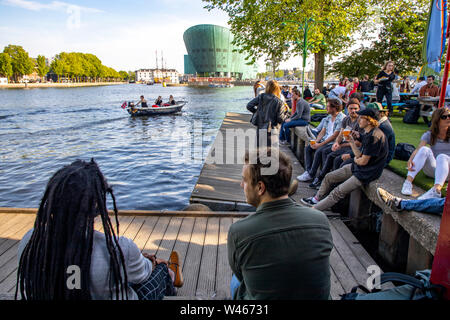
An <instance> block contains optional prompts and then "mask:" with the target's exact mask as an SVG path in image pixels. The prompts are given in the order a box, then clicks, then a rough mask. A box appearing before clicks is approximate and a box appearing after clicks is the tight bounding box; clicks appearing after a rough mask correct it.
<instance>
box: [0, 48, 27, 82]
mask: <svg viewBox="0 0 450 320" xmlns="http://www.w3.org/2000/svg"><path fill="white" fill-rule="evenodd" d="M3 52H4V53H6V54H8V55H9V56H10V58H11V66H12V72H13V78H14V80H16V81H17V80H18V79H19V77H22V76H24V75H28V74H30V73H32V72H33V69H34V61H33V60H32V59H31V58H30V57H29V56H28V52H26V51H25V50H24V49H23V48H22V47H21V46H16V45H9V46H7V47H5V48H4V50H3Z"/></svg>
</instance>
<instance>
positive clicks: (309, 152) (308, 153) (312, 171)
mask: <svg viewBox="0 0 450 320" xmlns="http://www.w3.org/2000/svg"><path fill="white" fill-rule="evenodd" d="M329 147H330V146H329V144H327V145H325V146H323V147H320V148H319V149H316V152H315V153H314V154H313V151H314V150H313V149H312V148H311V146H307V147H306V148H305V167H306V168H305V169H306V171H308V173H309V175H310V176H311V177H314V176H315V175H316V173H317V170H318V169H319V166H320V165H321V164H322V154H323V152H324V151H326V150H327V149H328V148H329Z"/></svg>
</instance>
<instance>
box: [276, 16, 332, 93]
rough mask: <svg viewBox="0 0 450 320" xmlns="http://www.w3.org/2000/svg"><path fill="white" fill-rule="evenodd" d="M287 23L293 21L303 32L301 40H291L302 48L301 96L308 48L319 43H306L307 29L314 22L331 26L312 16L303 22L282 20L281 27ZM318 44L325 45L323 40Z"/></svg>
mask: <svg viewBox="0 0 450 320" xmlns="http://www.w3.org/2000/svg"><path fill="white" fill-rule="evenodd" d="M287 23H294V24H296V25H298V26H299V27H298V29H297V30H298V31H302V32H303V42H300V41H298V40H297V41H292V43H295V44H297V45H298V46H299V47H300V48H301V49H302V57H303V60H302V62H303V64H302V67H303V69H302V96H303V91H304V88H305V66H306V58H307V56H308V50H310V49H313V48H314V45H316V44H319V43H317V42H312V43H308V32H309V30H310V29H311V28H312V27H313V26H314V25H315V24H316V23H323V24H324V25H325V26H327V27H331V24H330V23H328V22H327V21H321V20H319V21H316V20H314V19H313V18H309V19H308V18H305V19H304V20H303V23H301V22H298V21H293V20H284V21H283V22H282V23H281V26H282V27H285V26H286V25H287ZM320 44H322V45H325V42H324V41H321V42H320ZM286 46H288V47H289V43H287V44H286Z"/></svg>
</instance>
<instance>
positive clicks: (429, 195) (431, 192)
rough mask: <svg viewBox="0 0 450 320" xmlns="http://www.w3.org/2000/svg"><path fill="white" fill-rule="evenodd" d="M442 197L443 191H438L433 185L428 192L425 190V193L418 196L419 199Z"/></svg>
mask: <svg viewBox="0 0 450 320" xmlns="http://www.w3.org/2000/svg"><path fill="white" fill-rule="evenodd" d="M440 197H441V193H440V192H437V191H436V189H435V188H434V187H433V188H431V189H430V190H428V191H427V192H425V193H424V194H423V195H421V196H420V197H418V198H417V200H426V199H431V198H440Z"/></svg>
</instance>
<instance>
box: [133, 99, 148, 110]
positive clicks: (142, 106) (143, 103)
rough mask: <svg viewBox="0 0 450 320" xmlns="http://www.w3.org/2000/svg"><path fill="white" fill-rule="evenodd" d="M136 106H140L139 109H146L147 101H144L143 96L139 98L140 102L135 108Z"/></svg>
mask: <svg viewBox="0 0 450 320" xmlns="http://www.w3.org/2000/svg"><path fill="white" fill-rule="evenodd" d="M138 105H141V108H148V105H147V100H145V98H144V96H141V100H140V101H139V102H138V103H136V107H137V106H138Z"/></svg>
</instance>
